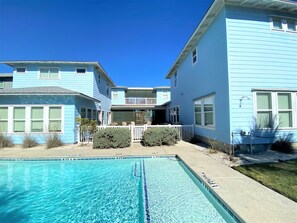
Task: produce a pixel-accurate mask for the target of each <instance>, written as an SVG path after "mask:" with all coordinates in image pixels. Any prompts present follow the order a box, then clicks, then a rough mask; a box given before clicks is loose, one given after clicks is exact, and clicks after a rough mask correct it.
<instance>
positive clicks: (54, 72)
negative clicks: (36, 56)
mask: <svg viewBox="0 0 297 223" xmlns="http://www.w3.org/2000/svg"><path fill="white" fill-rule="evenodd" d="M39 78H40V79H59V69H58V68H40V74H39Z"/></svg>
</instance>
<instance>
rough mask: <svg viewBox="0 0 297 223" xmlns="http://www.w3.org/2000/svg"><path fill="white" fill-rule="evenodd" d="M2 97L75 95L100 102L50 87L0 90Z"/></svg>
mask: <svg viewBox="0 0 297 223" xmlns="http://www.w3.org/2000/svg"><path fill="white" fill-rule="evenodd" d="M1 95H74V96H81V97H83V98H86V99H89V100H92V101H96V102H100V101H99V100H97V99H95V98H92V97H90V96H87V95H85V94H82V93H79V92H76V91H72V90H69V89H66V88H62V87H56V86H48V87H28V88H6V89H0V96H1Z"/></svg>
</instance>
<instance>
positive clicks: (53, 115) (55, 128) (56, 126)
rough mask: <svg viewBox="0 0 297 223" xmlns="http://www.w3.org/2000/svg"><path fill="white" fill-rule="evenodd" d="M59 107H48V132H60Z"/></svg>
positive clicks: (60, 110) (60, 116)
mask: <svg viewBox="0 0 297 223" xmlns="http://www.w3.org/2000/svg"><path fill="white" fill-rule="evenodd" d="M61 113H62V109H61V107H49V132H61V130H62V129H61V128H62V126H61V122H62V114H61Z"/></svg>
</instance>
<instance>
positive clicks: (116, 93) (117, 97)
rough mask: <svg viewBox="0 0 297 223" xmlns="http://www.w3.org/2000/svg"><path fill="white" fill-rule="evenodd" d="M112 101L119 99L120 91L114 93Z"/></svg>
mask: <svg viewBox="0 0 297 223" xmlns="http://www.w3.org/2000/svg"><path fill="white" fill-rule="evenodd" d="M112 99H113V100H118V99H119V92H118V91H112Z"/></svg>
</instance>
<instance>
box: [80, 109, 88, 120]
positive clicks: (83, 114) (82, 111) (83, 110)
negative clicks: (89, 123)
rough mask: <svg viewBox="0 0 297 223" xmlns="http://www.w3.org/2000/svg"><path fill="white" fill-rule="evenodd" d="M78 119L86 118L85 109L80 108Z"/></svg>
mask: <svg viewBox="0 0 297 223" xmlns="http://www.w3.org/2000/svg"><path fill="white" fill-rule="evenodd" d="M80 117H81V118H86V117H87V113H86V109H85V108H81V109H80Z"/></svg>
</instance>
